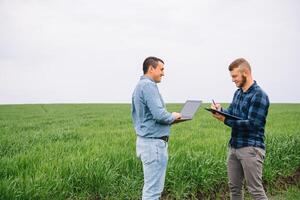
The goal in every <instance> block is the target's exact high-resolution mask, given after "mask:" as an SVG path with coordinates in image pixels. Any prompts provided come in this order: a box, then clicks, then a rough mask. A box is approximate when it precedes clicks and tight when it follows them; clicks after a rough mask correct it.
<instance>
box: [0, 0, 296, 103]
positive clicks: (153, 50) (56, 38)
mask: <svg viewBox="0 0 300 200" xmlns="http://www.w3.org/2000/svg"><path fill="white" fill-rule="evenodd" d="M299 11H300V1H298V0H265V1H261V0H252V1H250V0H244V1H239V0H227V1H222V0H219V1H217V0H214V1H213V0H202V1H201V0H192V1H183V0H182V1H175V0H172V1H171V0H164V1H159V0H151V1H141V0H130V1H129V0H123V1H122V0H119V1H116V0H111V1H100V0H89V1H86V0H26V1H25V0H0V104H16V103H102V102H110V103H116V102H125V103H129V102H130V99H131V94H132V91H133V89H134V86H135V85H136V83H137V81H138V79H139V77H140V75H142V62H143V60H144V59H145V57H147V56H150V55H153V56H158V57H160V58H162V59H163V60H164V61H165V63H166V65H165V68H166V71H165V75H166V76H165V77H164V78H163V82H162V83H161V84H159V87H160V92H161V93H162V96H163V97H164V99H165V101H166V102H184V101H185V100H186V99H201V100H204V101H205V102H210V101H211V99H212V98H213V99H215V101H217V102H230V101H231V99H232V96H233V93H234V91H235V90H236V87H235V85H234V84H233V83H232V82H231V78H230V76H229V72H228V70H227V67H228V65H229V64H230V63H231V61H233V60H234V59H236V58H238V57H244V58H246V59H247V60H248V61H249V62H250V64H251V65H252V71H253V76H254V79H255V80H256V81H257V82H258V84H259V85H260V86H261V87H262V88H263V89H264V90H265V91H266V92H267V93H268V95H269V98H270V100H271V102H298V103H299V102H300V92H299V91H300V90H299V88H300V83H299V82H300V81H299V75H300V59H299V58H300V12H299Z"/></svg>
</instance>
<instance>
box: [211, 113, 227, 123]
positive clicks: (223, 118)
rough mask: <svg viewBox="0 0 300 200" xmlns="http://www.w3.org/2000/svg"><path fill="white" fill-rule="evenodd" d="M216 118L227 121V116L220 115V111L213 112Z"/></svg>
mask: <svg viewBox="0 0 300 200" xmlns="http://www.w3.org/2000/svg"><path fill="white" fill-rule="evenodd" d="M212 115H213V117H214V118H216V119H218V120H220V121H221V122H224V121H225V117H224V116H223V115H220V114H219V113H214V114H212Z"/></svg>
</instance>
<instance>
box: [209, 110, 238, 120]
mask: <svg viewBox="0 0 300 200" xmlns="http://www.w3.org/2000/svg"><path fill="white" fill-rule="evenodd" d="M205 110H207V111H209V112H211V113H219V114H220V115H223V116H225V117H226V118H228V119H235V120H243V119H242V118H240V117H237V116H234V115H231V114H228V113H225V112H223V111H220V110H215V109H212V108H205Z"/></svg>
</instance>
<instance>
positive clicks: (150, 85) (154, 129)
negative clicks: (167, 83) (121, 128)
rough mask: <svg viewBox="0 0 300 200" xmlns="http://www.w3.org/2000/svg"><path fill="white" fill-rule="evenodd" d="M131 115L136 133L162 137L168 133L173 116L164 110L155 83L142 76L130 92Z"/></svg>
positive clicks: (144, 135)
mask: <svg viewBox="0 0 300 200" xmlns="http://www.w3.org/2000/svg"><path fill="white" fill-rule="evenodd" d="M131 115H132V120H133V123H134V128H135V131H136V134H137V135H139V136H142V137H162V136H166V135H169V134H170V127H171V126H170V125H171V124H172V122H173V121H174V120H175V117H174V116H173V115H172V114H171V113H169V112H168V111H167V110H166V107H165V103H164V101H163V99H162V97H161V95H160V93H159V91H158V88H157V85H156V83H155V82H154V81H153V80H152V79H151V78H149V77H147V76H142V77H141V78H140V81H139V82H138V84H137V86H136V87H135V89H134V92H133V94H132V105H131Z"/></svg>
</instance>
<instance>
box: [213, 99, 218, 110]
mask: <svg viewBox="0 0 300 200" xmlns="http://www.w3.org/2000/svg"><path fill="white" fill-rule="evenodd" d="M212 102H213V104H214V105H215V108H216V109H218V108H217V104H216V103H215V101H214V100H213V99H212Z"/></svg>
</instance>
